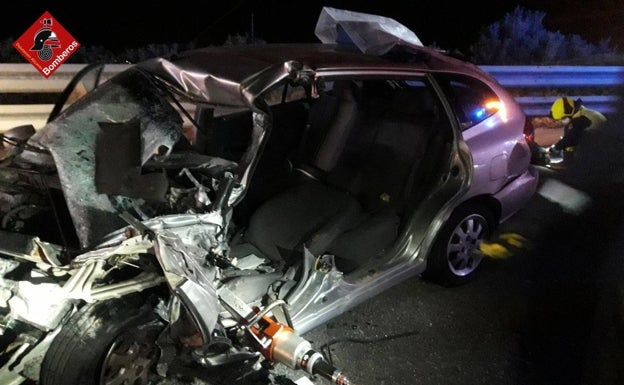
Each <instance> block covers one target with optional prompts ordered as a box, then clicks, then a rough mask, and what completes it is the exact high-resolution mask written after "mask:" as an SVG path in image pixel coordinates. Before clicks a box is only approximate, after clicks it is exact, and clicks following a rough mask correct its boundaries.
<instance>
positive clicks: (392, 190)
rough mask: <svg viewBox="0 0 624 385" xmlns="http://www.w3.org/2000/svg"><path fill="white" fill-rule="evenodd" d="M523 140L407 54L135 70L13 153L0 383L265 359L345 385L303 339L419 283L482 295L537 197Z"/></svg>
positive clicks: (425, 54)
mask: <svg viewBox="0 0 624 385" xmlns="http://www.w3.org/2000/svg"><path fill="white" fill-rule="evenodd" d="M526 127H527V121H526V118H525V116H524V114H523V113H522V111H521V109H520V107H519V106H518V105H517V104H516V102H515V101H514V99H513V98H512V97H511V96H510V95H509V94H508V93H506V92H505V90H504V89H502V88H501V87H500V86H499V85H498V83H497V82H496V81H495V80H494V79H493V78H492V77H491V76H489V75H488V74H487V73H484V72H483V71H481V70H480V69H479V68H478V67H476V66H474V65H472V64H470V63H467V62H464V61H461V60H459V59H456V58H452V57H450V56H448V55H446V54H445V53H443V52H439V51H437V50H433V49H430V48H426V47H422V46H418V45H415V44H399V45H395V46H392V47H390V48H388V49H386V50H384V52H382V53H370V52H362V50H361V49H359V48H358V47H357V46H354V45H353V44H344V43H343V44H329V43H319V44H267V45H257V46H230V47H209V48H201V49H196V50H192V51H188V52H183V53H180V54H178V55H175V56H172V57H168V58H155V59H150V60H148V61H146V62H143V63H139V64H136V65H133V66H131V67H130V68H128V69H127V70H125V71H123V72H121V73H119V74H118V75H115V76H114V77H112V78H111V79H109V80H107V81H106V82H104V83H103V84H101V85H99V86H98V87H97V88H95V89H94V90H92V91H90V92H88V93H87V94H86V95H85V96H83V97H81V98H80V99H78V100H77V101H76V102H75V103H73V104H72V105H70V106H69V107H67V108H66V109H64V110H63V111H62V112H60V113H58V115H57V116H55V117H54V119H51V120H50V122H49V123H48V124H46V125H45V126H44V127H43V128H42V129H40V130H37V131H36V132H34V130H28V129H24V128H23V127H22V128H18V129H16V130H14V131H11V132H8V133H6V134H5V135H4V150H5V151H4V152H3V160H2V164H1V168H0V183H1V184H0V187H1V191H0V209H1V212H0V215H1V216H2V217H1V225H2V229H1V236H0V254H1V256H2V258H0V293H1V294H2V296H1V298H0V310H1V311H2V313H1V318H0V327H1V331H2V339H1V341H2V347H3V349H4V350H3V352H2V355H1V356H0V357H1V360H2V361H1V364H2V368H1V370H0V379H1V380H2V381H0V382H1V383H3V384H5V383H6V384H18V383H21V382H22V381H26V380H35V381H39V382H40V383H41V384H43V385H60V384H63V385H79V384H122V383H124V384H125V383H128V384H147V383H150V382H151V381H156V380H157V379H159V378H166V377H173V376H175V375H176V368H179V367H180V365H181V364H180V362H182V366H183V367H185V366H184V365H191V364H192V365H194V367H200V368H206V369H210V370H213V371H214V370H215V369H218V368H220V367H223V366H225V365H230V364H233V363H234V364H235V363H241V364H242V363H248V362H257V361H259V360H266V361H267V362H272V363H281V364H285V365H287V366H288V367H290V368H293V369H301V370H302V371H303V372H306V373H309V374H311V375H318V376H320V377H323V378H325V379H326V380H327V381H330V382H332V383H336V384H348V383H350V382H349V380H348V379H347V376H346V374H343V373H342V372H341V371H340V370H339V369H338V368H335V367H333V366H332V365H331V364H330V363H329V362H328V361H327V360H326V359H325V358H324V357H323V356H322V355H321V354H320V353H318V352H317V351H316V350H315V349H314V347H313V346H312V344H311V343H310V342H308V341H306V340H305V339H304V338H302V337H301V335H302V334H304V333H305V332H306V331H309V330H311V329H313V328H315V327H317V326H319V325H321V324H323V323H324V322H326V321H328V320H330V319H331V318H332V317H335V316H337V315H339V314H341V313H343V312H345V311H346V310H348V309H350V308H353V307H354V306H356V305H357V304H359V303H361V302H362V301H365V300H366V299H367V298H370V297H371V296H374V295H375V294H377V293H379V292H381V291H383V290H385V289H387V288H389V287H391V286H392V285H395V284H397V283H399V282H401V281H403V280H405V279H410V278H415V277H418V276H421V275H422V277H424V278H426V279H430V280H432V281H434V282H438V283H440V284H442V285H458V284H463V283H465V282H468V281H469V280H471V279H472V278H473V277H475V275H476V274H477V273H478V271H479V267H480V266H481V264H482V263H481V262H482V259H483V256H482V254H481V253H479V250H478V248H479V242H480V241H481V240H483V239H486V238H487V237H488V236H489V235H490V234H491V233H492V231H493V230H494V229H495V228H496V226H497V225H498V224H499V223H501V222H502V221H504V220H506V219H507V218H509V217H510V216H512V215H513V214H514V213H515V212H516V211H518V210H519V209H521V208H522V207H523V205H524V204H525V203H526V202H527V201H528V200H529V199H530V198H531V196H532V195H533V193H534V191H535V189H536V186H537V173H536V171H535V170H534V169H533V168H532V166H531V165H530V156H531V153H530V150H529V147H528V144H527V142H526V140H525V134H526V132H525V129H526ZM187 374H188V373H187Z"/></svg>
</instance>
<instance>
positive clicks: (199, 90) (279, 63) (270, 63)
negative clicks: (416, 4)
mask: <svg viewBox="0 0 624 385" xmlns="http://www.w3.org/2000/svg"><path fill="white" fill-rule="evenodd" d="M289 62H297V63H300V64H301V69H308V70H313V71H331V70H354V71H357V70H381V71H401V70H403V71H405V70H409V71H418V70H422V71H432V70H435V71H439V72H454V73H464V74H468V75H473V76H475V75H477V76H479V75H480V76H483V77H486V78H487V77H488V76H489V75H488V74H487V73H485V72H484V71H481V69H479V67H477V66H476V65H474V64H472V63H469V62H467V61H463V60H460V59H457V58H454V57H451V56H449V55H446V54H444V53H442V52H440V51H437V50H435V49H432V48H428V47H411V46H410V47H409V48H406V49H405V50H403V51H400V50H395V51H393V52H390V53H389V54H387V55H384V56H383V57H382V56H375V55H370V54H365V53H362V52H360V51H358V50H357V49H356V48H355V47H352V46H345V45H334V44H321V43H298V44H261V45H239V46H215V47H206V48H198V49H193V50H189V51H185V52H182V53H180V54H177V55H174V56H172V57H169V58H163V57H161V58H155V59H150V60H148V61H146V62H143V63H139V64H138V65H137V66H139V67H140V68H143V69H145V70H148V71H149V72H151V73H152V74H154V75H155V76H157V77H159V78H161V79H163V80H165V81H166V82H167V83H169V84H170V85H171V86H173V87H175V88H177V89H178V90H179V91H180V92H182V93H185V94H187V95H188V96H191V97H194V98H199V99H200V100H204V101H206V102H215V103H225V104H230V105H249V104H251V100H252V99H253V98H254V97H255V96H256V95H257V94H258V93H260V92H261V91H262V90H264V89H265V88H266V87H267V86H269V85H270V84H272V83H274V82H276V81H277V80H278V79H280V78H283V77H287V76H289V75H290V74H289V73H288V69H287V68H286V67H287V66H286V64H287V63H289Z"/></svg>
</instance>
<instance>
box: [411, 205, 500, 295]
mask: <svg viewBox="0 0 624 385" xmlns="http://www.w3.org/2000/svg"><path fill="white" fill-rule="evenodd" d="M493 223H494V217H493V215H492V213H491V212H490V211H489V210H487V209H486V208H485V207H483V206H482V205H477V204H465V205H463V206H460V207H459V208H457V209H456V210H455V211H454V212H453V213H452V214H451V216H450V217H449V219H448V220H447V221H446V223H445V224H444V225H443V227H442V229H441V230H440V233H439V234H438V237H437V238H436V241H435V243H434V246H433V248H432V250H431V253H430V254H429V257H428V259H427V268H426V270H425V272H424V274H423V277H424V278H426V279H428V280H430V281H432V282H435V283H438V284H441V285H444V286H457V285H462V284H464V283H467V282H468V281H470V280H472V279H473V278H474V277H475V276H476V275H477V273H478V272H479V268H480V266H481V262H482V259H483V254H482V253H480V252H479V243H480V241H481V240H483V239H487V238H488V237H489V236H490V235H491V234H492V229H493Z"/></svg>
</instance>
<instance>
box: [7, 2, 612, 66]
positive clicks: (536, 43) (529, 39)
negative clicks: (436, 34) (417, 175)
mask: <svg viewBox="0 0 624 385" xmlns="http://www.w3.org/2000/svg"><path fill="white" fill-rule="evenodd" d="M545 17H546V13H545V12H541V11H532V10H528V9H526V8H523V7H521V6H518V7H516V8H515V9H514V11H512V12H510V13H508V14H506V15H504V16H503V18H502V19H501V20H500V21H497V22H495V23H493V24H491V25H489V26H486V27H484V28H483V29H482V31H481V33H480V35H479V37H478V40H477V41H476V42H475V43H474V44H472V45H471V46H470V52H468V53H462V56H464V57H466V58H467V59H469V60H470V61H472V62H474V63H476V64H479V65H624V54H623V53H622V52H618V50H617V49H616V48H615V47H614V46H613V45H612V44H611V42H610V41H609V40H604V41H601V42H599V43H598V44H592V43H589V42H587V41H586V40H584V39H583V38H582V37H581V36H579V35H573V34H563V33H561V32H559V31H549V30H547V29H546V27H545V26H544V24H543V21H544V18H545ZM14 41H15V38H14V37H9V38H8V39H5V40H4V41H0V62H1V63H22V62H24V58H23V57H22V56H21V55H20V54H19V53H18V52H17V50H15V49H14V48H13V46H12V44H13V42H14ZM263 43H265V41H264V40H261V39H257V38H250V37H249V36H248V35H246V34H234V35H230V36H229V37H228V38H227V40H226V41H224V43H223V44H224V45H240V44H263ZM191 48H195V44H194V43H192V42H189V43H172V44H171V43H168V44H161V43H153V44H148V45H146V46H142V47H136V48H124V49H122V50H119V51H112V50H111V49H109V48H106V47H101V46H91V47H89V46H82V47H81V48H80V49H79V50H78V51H77V52H76V53H75V54H73V55H72V56H71V57H70V58H69V60H68V62H69V63H72V62H73V63H96V62H99V63H137V62H139V61H142V60H145V59H148V58H151V57H155V56H166V55H170V54H173V53H176V52H180V51H183V50H187V49H191ZM441 48H443V49H446V48H447V47H441Z"/></svg>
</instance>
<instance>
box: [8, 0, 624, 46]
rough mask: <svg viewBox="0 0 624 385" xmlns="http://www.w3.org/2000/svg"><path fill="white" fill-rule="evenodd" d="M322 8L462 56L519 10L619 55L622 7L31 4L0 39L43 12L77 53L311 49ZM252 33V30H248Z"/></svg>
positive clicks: (491, 0)
mask: <svg viewBox="0 0 624 385" xmlns="http://www.w3.org/2000/svg"><path fill="white" fill-rule="evenodd" d="M323 6H331V7H334V8H341V9H348V10H351V11H357V12H364V13H372V14H378V15H382V16H386V17H390V18H393V19H395V20H397V21H398V22H400V23H402V24H404V25H405V26H407V27H408V28H409V29H411V30H412V31H414V32H415V33H416V35H418V37H419V38H420V40H421V41H422V42H423V44H425V45H434V44H435V45H437V46H438V47H440V48H444V49H459V50H461V51H464V52H466V51H467V50H468V48H469V46H470V44H472V43H473V42H475V41H476V40H477V37H478V36H479V32H480V30H481V29H482V28H483V27H485V26H487V25H490V24H492V23H494V22H496V21H499V20H501V19H502V18H503V17H504V15H505V14H506V13H509V12H511V11H513V10H514V8H515V7H517V6H522V7H524V8H526V9H528V10H532V11H543V12H546V17H545V19H544V25H545V27H546V28H548V29H549V30H552V31H560V32H562V33H565V34H578V35H580V36H581V37H582V38H584V39H585V40H587V41H589V42H590V43H598V42H600V41H601V40H604V39H607V38H609V39H610V41H611V43H612V44H613V45H615V46H617V47H619V48H622V49H624V1H621V0H586V1H581V0H567V1H562V0H551V1H540V0H521V1H518V2H507V1H500V0H498V1H495V0H487V1H472V2H469V1H464V2H457V1H446V0H437V1H409V2H408V1H391V0H387V1H379V0H377V1H371V0H357V1H329V0H328V1H323V2H321V1H291V0H265V1H252V0H232V1H223V2H214V1H203V2H189V1H170V2H162V3H157V2H151V3H149V4H143V3H139V2H136V3H135V2H131V1H126V2H121V1H102V2H88V3H87V2H82V3H75V2H61V1H56V2H51V1H48V2H41V1H40V2H37V1H28V0H21V1H12V2H11V7H10V8H9V7H7V8H6V9H5V10H4V11H3V12H2V15H1V16H0V39H1V40H4V39H7V38H13V39H17V38H18V37H19V36H20V35H21V34H22V33H23V32H24V31H25V30H26V29H27V28H28V27H30V25H31V24H32V23H33V22H35V20H36V19H37V18H38V17H39V16H41V14H43V12H45V11H49V12H50V13H51V14H52V16H53V17H55V18H56V19H57V21H58V22H59V23H61V24H62V25H63V26H64V27H65V28H66V29H67V30H68V31H69V33H70V34H72V35H73V36H74V38H75V39H76V40H78V42H80V43H81V44H82V45H83V46H103V47H105V48H107V49H109V50H113V51H114V50H122V49H125V48H133V47H139V46H142V45H145V44H148V43H174V42H176V43H190V42H194V43H196V44H199V45H206V44H216V45H220V44H222V43H223V42H224V41H225V39H226V38H227V36H228V34H232V35H234V34H241V35H245V34H247V35H253V36H255V37H257V38H260V39H262V40H264V41H266V42H269V43H288V42H316V41H318V40H317V38H316V37H315V35H314V27H315V25H316V21H317V19H318V16H319V14H320V11H321V9H322V7H323ZM252 25H253V28H252Z"/></svg>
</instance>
